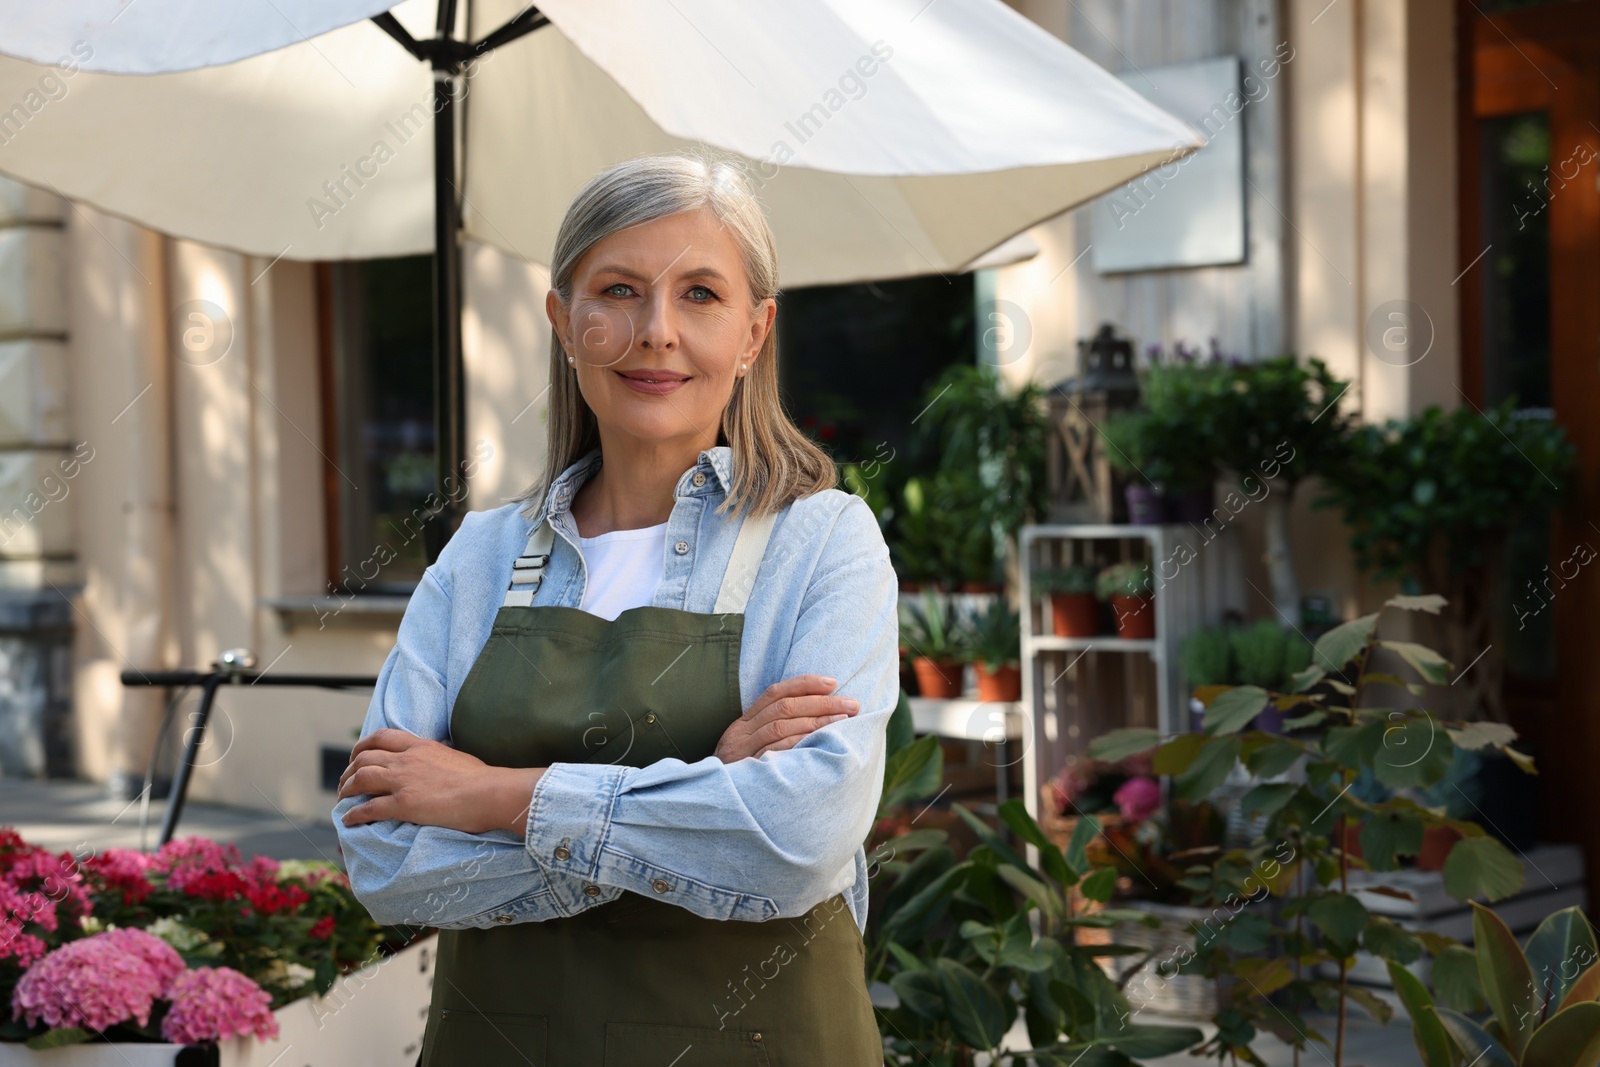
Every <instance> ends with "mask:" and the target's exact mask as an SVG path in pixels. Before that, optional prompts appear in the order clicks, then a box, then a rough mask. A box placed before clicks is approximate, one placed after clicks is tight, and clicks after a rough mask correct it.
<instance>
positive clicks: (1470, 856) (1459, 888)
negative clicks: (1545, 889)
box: [1443, 835, 1523, 953]
mask: <svg viewBox="0 0 1600 1067" xmlns="http://www.w3.org/2000/svg"><path fill="white" fill-rule="evenodd" d="M1443 874H1444V891H1445V892H1446V893H1449V894H1450V895H1451V896H1453V897H1455V898H1456V899H1457V900H1471V899H1472V898H1474V897H1482V898H1484V899H1485V900H1504V899H1505V898H1506V897H1509V896H1512V895H1513V894H1515V893H1516V892H1517V891H1518V890H1519V889H1521V888H1522V881H1523V872H1522V861H1521V860H1519V859H1517V857H1515V856H1513V855H1512V854H1511V853H1510V852H1509V851H1508V850H1507V849H1506V846H1504V845H1502V844H1501V843H1500V842H1499V841H1496V840H1495V839H1494V838H1492V837H1489V836H1487V835H1483V836H1479V837H1468V838H1464V839H1462V840H1460V841H1457V842H1456V843H1455V846H1454V847H1452V848H1451V849H1450V855H1449V856H1448V857H1446V858H1445V861H1444V871H1443ZM1479 952H1480V953H1481V952H1482V946H1481V945H1480V946H1479Z"/></svg>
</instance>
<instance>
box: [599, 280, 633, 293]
mask: <svg viewBox="0 0 1600 1067" xmlns="http://www.w3.org/2000/svg"><path fill="white" fill-rule="evenodd" d="M619 289H620V290H622V291H621V292H618V291H617V290H619ZM600 291H601V292H602V293H604V294H605V295H606V296H627V295H628V294H629V293H631V292H632V291H633V290H632V289H631V288H629V286H628V283H627V282H613V283H612V284H610V285H608V286H606V287H605V288H604V289H602V290H600Z"/></svg>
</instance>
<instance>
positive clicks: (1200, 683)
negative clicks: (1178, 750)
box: [1178, 626, 1237, 733]
mask: <svg viewBox="0 0 1600 1067" xmlns="http://www.w3.org/2000/svg"><path fill="white" fill-rule="evenodd" d="M1229 632H1230V630H1229V627H1226V626H1202V627H1201V628H1200V629H1198V630H1195V631H1194V632H1193V633H1191V634H1190V635H1189V636H1188V637H1185V638H1184V639H1183V644H1182V645H1181V646H1180V647H1179V650H1178V655H1179V658H1180V659H1181V660H1182V662H1183V677H1184V683H1185V685H1187V686H1188V690H1187V691H1188V692H1189V694H1190V697H1189V726H1190V729H1191V730H1193V731H1195V732H1197V733H1198V732H1199V731H1200V729H1201V719H1202V717H1203V716H1204V715H1205V710H1206V706H1205V702H1204V701H1202V700H1201V699H1200V698H1199V697H1198V696H1195V695H1194V691H1195V690H1196V689H1199V688H1201V687H1207V686H1218V685H1232V684H1233V683H1234V682H1235V681H1237V678H1236V677H1235V674H1234V665H1233V641H1232V640H1231V638H1230V637H1229Z"/></svg>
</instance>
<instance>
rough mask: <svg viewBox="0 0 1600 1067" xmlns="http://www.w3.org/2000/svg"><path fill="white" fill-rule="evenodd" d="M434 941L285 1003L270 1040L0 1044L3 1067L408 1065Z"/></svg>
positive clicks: (424, 1017) (424, 1007)
mask: <svg viewBox="0 0 1600 1067" xmlns="http://www.w3.org/2000/svg"><path fill="white" fill-rule="evenodd" d="M437 944H438V942H437V940H436V939H435V938H434V937H432V936H428V937H424V938H420V939H418V940H416V941H413V942H412V943H411V944H410V945H407V946H406V947H405V948H403V949H401V950H400V951H399V952H397V953H395V954H394V955H393V956H387V957H385V958H383V959H381V960H379V961H378V962H376V963H373V964H371V965H369V966H367V967H364V968H362V969H360V970H357V971H353V972H351V973H350V974H347V975H345V976H344V977H342V978H340V979H339V980H338V981H337V982H335V983H334V986H333V988H332V989H330V990H328V994H327V996H323V997H317V996H312V997H303V998H301V999H300V1000H296V1001H293V1002H291V1003H289V1004H285V1005H284V1006H283V1007H281V1008H279V1009H278V1010H277V1011H276V1012H274V1013H273V1014H274V1015H275V1016H276V1017H277V1020H278V1037H277V1039H276V1040H273V1041H265V1042H263V1041H258V1040H257V1039H256V1038H254V1037H234V1038H229V1039H228V1040H226V1041H222V1042H219V1043H218V1044H217V1045H216V1046H206V1045H169V1044H155V1043H151V1044H143V1043H131V1042H119V1043H114V1044H113V1043H108V1042H101V1043H98V1044H84V1045H68V1046H66V1047H64V1048H58V1049H44V1050H34V1049H30V1048H28V1047H27V1046H26V1045H23V1044H18V1043H14V1042H0V1067H413V1065H414V1064H415V1063H416V1061H417V1054H418V1053H419V1052H420V1051H421V1050H422V1031H423V1028H424V1027H425V1026H426V1025H427V1021H428V1004H429V1001H430V999H431V998H432V995H433V965H434V957H435V955H436V946H437Z"/></svg>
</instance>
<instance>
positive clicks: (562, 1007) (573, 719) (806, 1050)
mask: <svg viewBox="0 0 1600 1067" xmlns="http://www.w3.org/2000/svg"><path fill="white" fill-rule="evenodd" d="M772 519H773V517H772V516H770V515H767V516H759V517H752V518H750V519H748V520H747V521H745V522H744V523H743V524H742V525H741V527H740V531H739V536H738V539H737V543H736V544H735V547H734V550H733V555H732V558H731V559H730V562H729V564H728V568H727V571H726V573H725V574H724V576H723V581H722V586H721V589H720V590H719V593H718V596H717V602H716V611H715V612H713V613H711V614H701V613H698V612H691V611H683V610H680V609H677V608H663V607H655V606H653V605H651V606H645V607H636V608H629V609H628V610H626V611H623V612H622V613H621V614H619V615H618V616H617V618H616V619H615V620H611V621H608V620H605V619H602V618H600V617H599V616H597V615H591V614H589V613H588V612H585V611H581V610H579V609H577V608H571V607H560V606H554V605H545V606H537V605H534V604H533V603H532V601H533V595H534V593H535V592H536V591H537V589H538V586H539V583H540V580H541V578H542V572H543V567H544V564H545V563H546V562H547V561H548V560H549V554H550V547H551V545H552V544H553V543H554V532H553V530H552V529H551V527H550V524H549V523H548V521H546V522H541V523H540V524H539V526H538V527H536V528H535V529H534V531H533V534H532V535H531V536H530V537H529V539H528V546H527V548H526V550H525V552H524V555H523V556H521V557H519V558H518V559H517V561H516V564H515V567H514V569H513V575H514V577H513V579H512V585H511V591H510V592H508V593H507V594H506V600H505V603H504V605H503V606H502V607H501V608H500V609H499V611H498V613H497V614H496V616H495V622H494V628H493V630H492V631H491V633H490V635H489V639H488V641H487V642H486V644H485V645H484V648H483V651H482V652H481V653H480V654H479V656H478V659H477V661H476V662H475V663H474V664H473V666H472V670H471V671H470V672H469V673H468V675H467V679H466V681H465V682H464V683H463V684H462V687H461V692H460V693H459V695H458V696H457V697H456V702H455V705H454V707H453V708H452V710H451V719H450V732H451V738H452V742H453V744H454V745H455V747H456V748H459V749H461V750H462V751H464V752H470V753H471V754H472V755H474V756H477V757H478V758H479V759H481V760H483V761H484V762H485V763H489V764H492V765H495V766H502V767H547V766H549V765H550V764H552V763H556V762H566V763H601V764H619V765H625V766H629V767H645V766H648V765H649V764H651V763H654V762H655V761H657V760H660V759H664V758H668V757H676V758H678V759H681V760H684V761H685V762H688V763H694V762H696V761H698V760H702V759H705V758H706V757H708V756H712V755H714V754H715V750H716V744H717V741H718V740H719V739H720V738H721V736H722V733H723V731H724V730H725V729H726V728H727V726H728V724H729V723H731V722H732V721H733V720H735V719H737V718H738V717H739V716H740V715H741V714H743V711H744V709H743V706H742V704H741V701H740V692H739V641H740V637H741V635H742V634H743V631H744V604H745V599H746V598H747V596H748V594H749V589H750V585H751V583H752V582H753V580H754V577H755V572H756V570H757V568H758V567H759V565H760V562H761V557H762V553H763V551H764V549H765V545H766V538H767V534H768V533H769V532H770V530H771V526H772ZM779 758H782V757H779ZM655 889H656V892H657V894H659V895H655V896H649V895H644V894H640V893H634V892H632V891H628V890H624V891H623V892H622V894H621V895H620V896H619V897H617V898H616V899H615V900H611V901H608V902H606V903H604V904H599V905H597V906H595V907H593V908H590V909H588V910H586V911H583V912H580V913H578V914H577V915H573V916H568V917H564V918H557V919H548V920H545V921H543V922H523V923H511V924H509V925H505V926H501V927H497V928H492V929H487V930H480V929H469V930H442V931H440V933H439V949H438V951H439V956H438V961H437V968H436V970H435V972H434V979H433V1001H432V1004H431V1006H430V1008H429V1011H428V1022H427V1028H426V1032H425V1035H424V1038H423V1047H422V1055H421V1058H420V1059H419V1061H418V1062H419V1064H421V1065H422V1067H496V1065H501V1064H504V1065H506V1067H525V1065H532V1067H734V1065H739V1067H882V1064H883V1043H882V1039H881V1038H880V1037H879V1034H878V1028H877V1022H876V1020H875V1019H874V1017H873V1010H872V1005H871V1002H870V1000H869V999H868V996H867V989H866V984H867V983H866V949H865V946H864V945H863V943H862V939H861V932H860V931H859V930H858V929H857V928H856V924H855V919H854V917H853V916H852V915H851V913H850V910H849V908H848V906H847V905H846V902H845V898H844V895H843V894H835V895H834V896H833V897H832V898H830V899H829V900H826V901H824V902H822V903H820V904H818V905H816V906H815V907H814V908H812V909H811V911H809V912H808V913H807V914H805V915H804V916H799V917H795V918H788V919H783V918H780V919H772V920H770V921H766V922H747V921H738V920H727V921H723V920H717V919H707V918H703V917H701V916H699V915H696V914H694V913H693V912H690V911H688V910H687V909H685V908H682V907H679V906H678V905H676V904H673V903H672V902H671V900H670V897H669V894H670V891H671V887H670V885H669V884H668V883H667V882H666V881H664V880H658V881H657V882H656V883H655ZM584 892H585V893H587V894H588V895H589V896H599V895H600V894H601V893H602V892H604V890H602V889H601V887H599V886H585V887H584ZM508 918H509V917H508Z"/></svg>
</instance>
